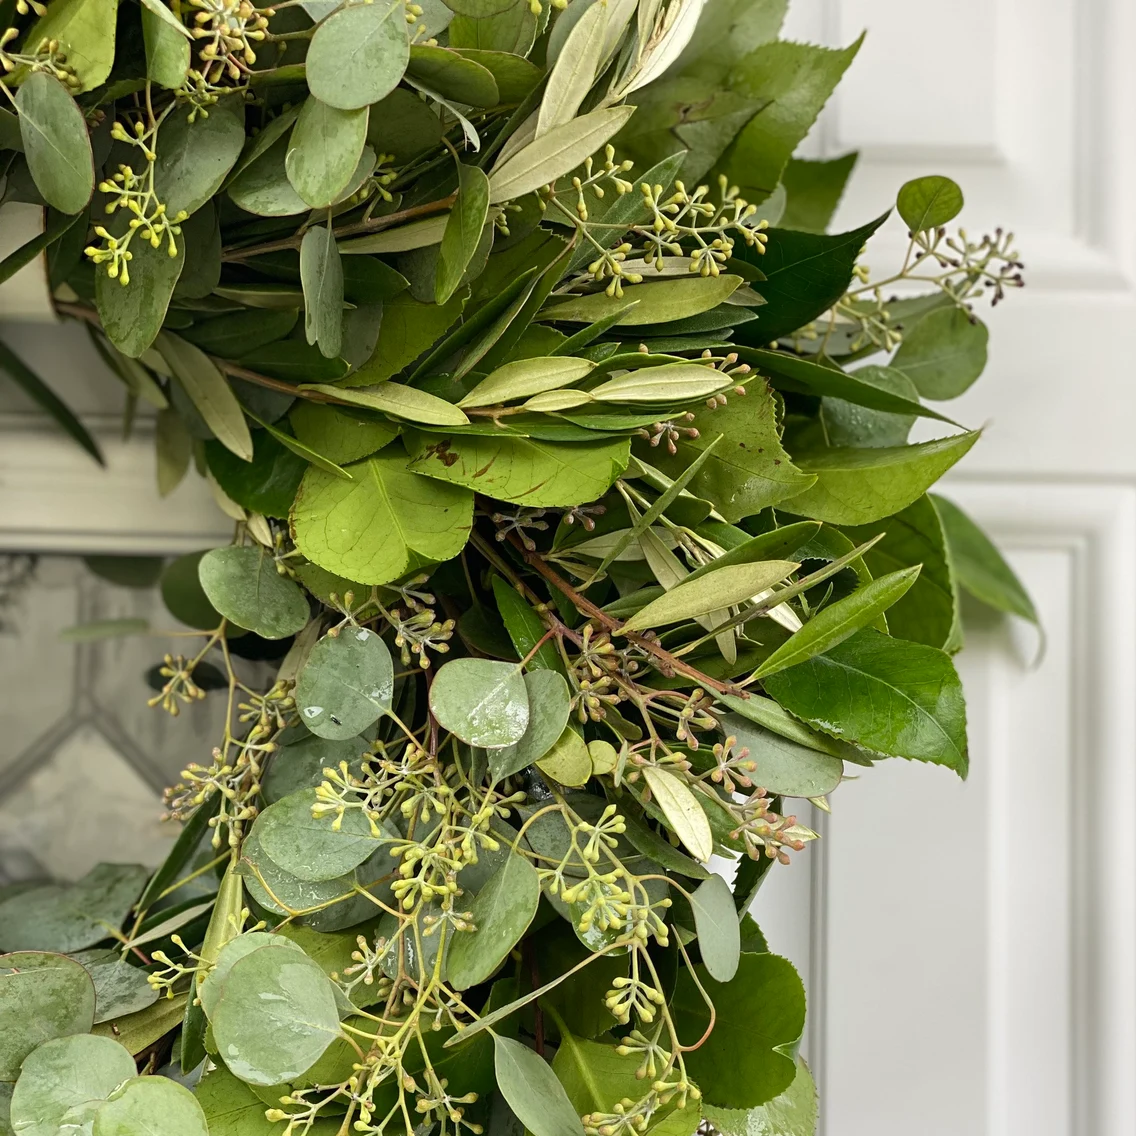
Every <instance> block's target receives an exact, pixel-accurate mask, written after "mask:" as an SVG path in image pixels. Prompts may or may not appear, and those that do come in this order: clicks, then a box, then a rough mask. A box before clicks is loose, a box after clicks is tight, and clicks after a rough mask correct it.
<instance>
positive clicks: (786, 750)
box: [722, 698, 844, 797]
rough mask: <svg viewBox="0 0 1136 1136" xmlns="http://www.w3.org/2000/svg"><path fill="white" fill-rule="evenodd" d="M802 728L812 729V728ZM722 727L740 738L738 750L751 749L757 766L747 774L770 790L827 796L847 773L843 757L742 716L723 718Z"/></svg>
mask: <svg viewBox="0 0 1136 1136" xmlns="http://www.w3.org/2000/svg"><path fill="white" fill-rule="evenodd" d="M734 701H741V700H740V699H735V700H734ZM749 701H757V699H756V698H753V699H750V700H749ZM762 701H764V699H763V700H762ZM774 705H776V703H774ZM801 728H802V730H804V731H806V732H808V727H804V726H802V727H801ZM722 729H723V730H724V731H725V733H726V735H727V736H730V737H736V738H737V746H736V747H735V750H741V749H748V750H749V759H750V761H753V762H755V763H756V765H757V768H756V769H755V770H754V771H753V772H752V773H747V774H746V776H748V777H749V779H750V780H751V781H752V782H753V783H754V784H755V785H759V786H760V787H761V788H762V789H764V790H766V792H769V793H776V794H779V795H780V796H784V797H823V796H825V795H826V794H827V793H831V792H832V791H833V790H834V789H835V788H836V787H837V786H838V785H839V784H840V782H841V779H842V778H843V776H844V762H843V761H841V760H840V758H839V757H833V756H831V755H830V754H827V753H820V752H818V750H817V748H816V747H815V746H812V745H809V744H801V743H800V742H797V741H791V740H790V739H789V738H785V737H781V736H780V735H779V734H775V733H774V732H773V731H772V730H766V729H762V727H761V726H759V725H757V724H755V723H753V722H751V721H748V720H747V719H746V718H743V717H741V716H740V715H735V714H730V715H727V716H726V717H725V718H723V719H722ZM837 744H839V743H837Z"/></svg>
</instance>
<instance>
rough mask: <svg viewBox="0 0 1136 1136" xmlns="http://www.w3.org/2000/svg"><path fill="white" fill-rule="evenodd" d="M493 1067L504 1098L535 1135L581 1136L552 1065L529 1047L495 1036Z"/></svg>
mask: <svg viewBox="0 0 1136 1136" xmlns="http://www.w3.org/2000/svg"><path fill="white" fill-rule="evenodd" d="M493 1068H494V1072H495V1073H496V1075H497V1087H498V1089H499V1090H500V1092H501V1095H502V1096H503V1097H504V1098H505V1100H507V1101H508V1102H509V1107H510V1108H511V1109H512V1110H513V1112H514V1113H515V1114H516V1116H517V1119H518V1120H520V1122H521V1123H522V1124H523V1125H524V1126H525V1128H526V1129H527V1130H528V1131H529V1132H531V1133H532V1134H533V1136H580V1134H581V1133H582V1132H583V1130H584V1129H583V1126H582V1125H581V1124H580V1118H579V1117H578V1116H577V1115H576V1110H575V1109H574V1108H573V1107H572V1104H571V1102H570V1101H569V1100H568V1096H567V1094H566V1093H565V1092H564V1088H563V1086H562V1085H561V1084H560V1082H559V1080H557V1078H556V1074H555V1073H554V1072H553V1071H552V1066H550V1065H549V1064H548V1063H547V1062H546V1061H545V1060H544V1058H543V1057H540V1056H539V1055H538V1054H536V1053H534V1052H533V1050H531V1049H529V1047H528V1046H527V1045H523V1044H521V1042H519V1041H513V1040H512V1039H511V1038H508V1037H501V1036H500V1035H499V1034H494V1035H493Z"/></svg>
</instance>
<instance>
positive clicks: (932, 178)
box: [895, 174, 963, 233]
mask: <svg viewBox="0 0 1136 1136" xmlns="http://www.w3.org/2000/svg"><path fill="white" fill-rule="evenodd" d="M895 204H896V208H897V209H898V210H899V215H900V216H901V217H902V218H903V220H904V223H905V224H906V225H907V227H908V229H909V230H910V231H911V232H912V233H922V232H926V231H928V230H930V229H938V228H940V227H942V226H943V225H945V224H946V223H947V222H948V221H953V220H954V219H955V218H956V217H957V216H958V215H959V213H961V212H962V206H963V199H962V190H961V189H959V187H958V185H957V184H956V183H955V182H953V181H952V180H951V179H950V178H949V177H942V176H940V175H938V174H929V175H927V176H926V177H919V178H913V179H912V180H911V181H908V182H904V184H903V185H902V186H901V187H900V190H899V195H898V196H897V197H896V200H895Z"/></svg>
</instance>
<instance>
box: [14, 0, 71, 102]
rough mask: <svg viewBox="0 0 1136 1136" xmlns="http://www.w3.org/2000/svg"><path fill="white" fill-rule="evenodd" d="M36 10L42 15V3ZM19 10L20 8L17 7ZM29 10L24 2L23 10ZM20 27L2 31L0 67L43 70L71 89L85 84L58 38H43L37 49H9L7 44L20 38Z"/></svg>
mask: <svg viewBox="0 0 1136 1136" xmlns="http://www.w3.org/2000/svg"><path fill="white" fill-rule="evenodd" d="M35 7H36V11H37V13H38V14H40V15H42V14H43V11H44V10H45V9H43V7H42V5H40V4H37V5H36V6H35ZM17 10H19V9H18V8H17ZM27 10H28V8H27V5H26V4H24V8H23V11H24V12H26V11H27ZM19 35H20V29H19V28H5V29H4V31H3V32H0V68H3V69H4V71H5V72H9V73H10V72H12V71H14V70H15V69H16V68H17V67H26V68H27V69H28V70H29V71H42V72H44V73H45V74H47V75H52V76H54V77H55V78H56V79H58V80H59V81H60V82H61V83H62V84H63V85H64V86H65V87H67V88H68V89H69V90H71V91H77V90H79V88H80V87H82V85H83V80H82V79H80V78H79V76H78V75H76V74H75V69H74V67H72V66H71V65H70V64H69V63H68V61H67V53H66V52H65V51H64V50H63V47H62V45H61V44H60V42H59V40H57V39H41V40H40V42H39V44H38V45H37V46H36V49H35V51H8V50H6V48H7V45H8V44H10V43H11V42H12V41H13V40H15V39H18V38H19Z"/></svg>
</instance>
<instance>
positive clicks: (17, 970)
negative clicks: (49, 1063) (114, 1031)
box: [0, 897, 95, 1081]
mask: <svg viewBox="0 0 1136 1136" xmlns="http://www.w3.org/2000/svg"><path fill="white" fill-rule="evenodd" d="M17 898H18V897H17ZM11 902H12V901H11V900H8V903H11ZM94 1021H95V986H94V983H93V982H92V981H91V976H90V975H89V974H88V973H87V972H86V971H85V970H84V969H83V967H82V966H81V965H80V964H79V963H77V962H75V961H74V960H73V959H69V958H67V957H66V956H65V955H58V954H46V953H43V952H40V951H16V952H14V953H12V954H4V955H0V1078H2V1079H3V1080H5V1081H14V1080H16V1078H17V1077H19V1075H20V1066H21V1064H22V1063H23V1061H24V1059H25V1058H26V1057H27V1056H28V1054H30V1053H31V1052H32V1051H33V1050H34V1049H35V1048H36V1047H37V1046H39V1045H41V1044H42V1043H43V1042H45V1041H50V1040H51V1039H52V1038H57V1037H69V1036H70V1035H72V1034H85V1033H89V1032H90V1029H91V1026H92V1025H93V1024H94Z"/></svg>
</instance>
